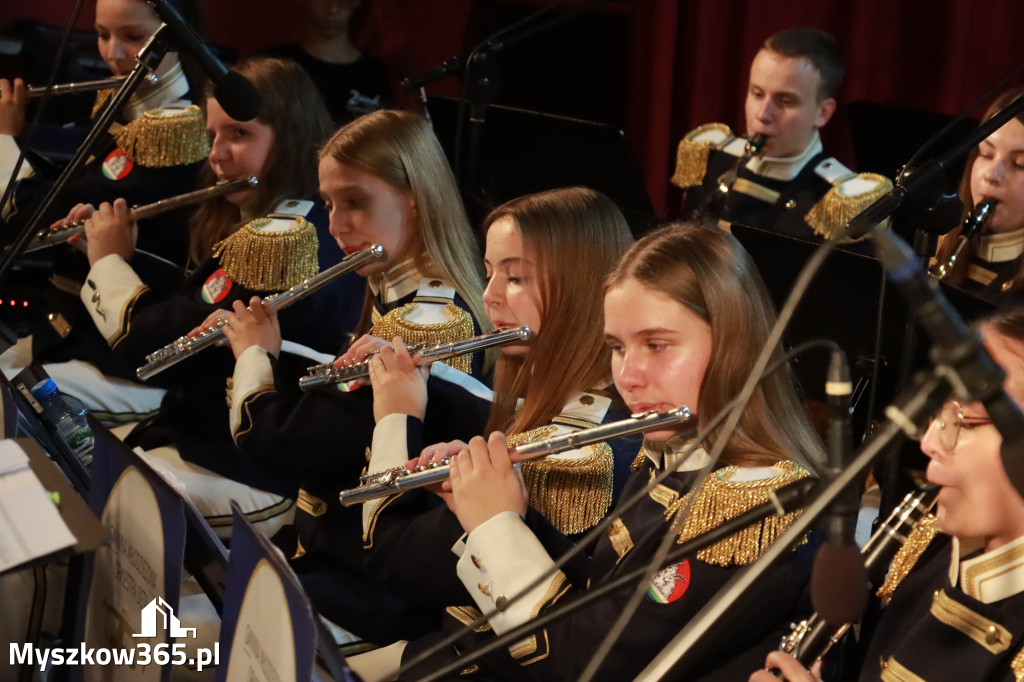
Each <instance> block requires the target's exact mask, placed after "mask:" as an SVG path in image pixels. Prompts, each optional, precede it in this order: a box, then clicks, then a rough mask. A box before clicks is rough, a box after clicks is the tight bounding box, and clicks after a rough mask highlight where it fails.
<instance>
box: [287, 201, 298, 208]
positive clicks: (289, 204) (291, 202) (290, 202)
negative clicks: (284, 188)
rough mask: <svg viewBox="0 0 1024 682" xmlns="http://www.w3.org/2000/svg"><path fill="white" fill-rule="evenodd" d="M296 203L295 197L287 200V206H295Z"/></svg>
mask: <svg viewBox="0 0 1024 682" xmlns="http://www.w3.org/2000/svg"><path fill="white" fill-rule="evenodd" d="M298 205H299V202H298V201H296V200H295V199H291V200H290V201H289V202H288V208H295V207H296V206H298Z"/></svg>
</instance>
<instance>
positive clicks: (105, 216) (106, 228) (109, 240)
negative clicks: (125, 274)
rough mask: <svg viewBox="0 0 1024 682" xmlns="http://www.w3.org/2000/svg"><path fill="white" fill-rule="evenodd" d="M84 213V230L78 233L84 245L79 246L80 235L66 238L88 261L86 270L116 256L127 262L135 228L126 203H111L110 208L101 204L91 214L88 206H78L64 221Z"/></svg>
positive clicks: (133, 246)
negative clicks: (82, 236) (83, 240)
mask: <svg viewBox="0 0 1024 682" xmlns="http://www.w3.org/2000/svg"><path fill="white" fill-rule="evenodd" d="M86 212H88V214H89V215H88V216H87V217H86V218H85V219H84V220H85V230H84V232H83V233H82V234H84V235H85V244H84V245H83V243H82V238H81V235H77V236H75V237H72V238H70V239H69V240H68V242H69V243H70V244H71V245H72V246H74V247H75V248H77V249H79V250H80V251H84V252H85V255H86V256H88V257H89V267H92V266H93V265H95V264H96V263H97V261H99V260H101V259H103V258H105V257H107V256H109V255H111V254H117V255H119V256H121V257H122V258H124V259H125V260H126V261H127V260H131V258H132V256H133V255H134V254H135V242H136V240H137V239H138V237H139V226H138V225H137V224H136V223H135V221H134V220H132V217H131V213H130V212H129V211H128V204H127V202H125V200H124V199H115V200H114V203H113V204H108V203H106V202H103V203H102V204H100V207H99V208H97V209H96V210H95V211H93V210H92V206H91V205H89V204H78V206H75V208H73V209H72V210H71V213H70V214H68V218H69V219H70V218H72V216H76V215H82V214H84V213H86ZM75 222H77V220H75Z"/></svg>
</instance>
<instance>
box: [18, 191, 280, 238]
mask: <svg viewBox="0 0 1024 682" xmlns="http://www.w3.org/2000/svg"><path fill="white" fill-rule="evenodd" d="M259 182H260V181H259V180H258V179H257V178H256V176H255V175H250V176H249V177H247V178H237V179H235V180H228V181H227V182H221V183H218V184H216V185H212V186H210V187H204V188H203V189H197V190H195V191H194V192H187V193H185V194H179V195H178V196H176V197H168V198H167V199H161V200H160V201H154V202H153V203H152V204H146V205H145V206H139V207H138V208H133V209H132V210H131V211H129V213H128V217H129V219H130V220H132V221H138V220H145V219H146V218H152V217H154V216H158V215H160V214H161V213H166V212H168V211H173V210H174V209H177V208H182V207H184V206H191V205H192V204H198V203H199V202H200V201H204V200H206V199H212V198H213V197H219V196H222V195H224V194H231V193H232V192H237V191H239V190H243V189H248V188H249V187H255V186H256V185H258V184H259ZM83 230H85V221H84V220H80V221H78V222H77V223H72V224H70V225H65V226H64V227H57V228H49V227H48V228H45V229H42V230H39V231H38V232H36V236H35V237H33V238H32V239H31V241H29V243H28V246H26V247H25V251H24V253H29V252H30V251H38V250H40V249H45V248H48V247H51V246H57V245H58V244H63V243H65V242H66V241H67V240H69V239H71V238H72V237H74V236H75V235H76V234H79V233H81V232H82V231H83Z"/></svg>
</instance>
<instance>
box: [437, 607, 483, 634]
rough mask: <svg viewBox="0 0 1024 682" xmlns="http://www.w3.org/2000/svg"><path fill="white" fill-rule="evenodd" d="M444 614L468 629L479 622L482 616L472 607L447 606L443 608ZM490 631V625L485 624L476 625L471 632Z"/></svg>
mask: <svg viewBox="0 0 1024 682" xmlns="http://www.w3.org/2000/svg"><path fill="white" fill-rule="evenodd" d="M445 612H446V613H447V614H448V615H449V616H451V617H452V618H454V619H455V620H457V621H459V622H460V623H462V625H463V626H465V627H469V626H470V625H472V624H473V623H475V622H476V621H478V620H480V616H482V615H483V614H482V613H480V610H479V609H477V608H476V607H473V606H449V607H447V608H445ZM490 629H491V624H490V623H487V622H485V623H484V624H483V625H477V626H476V627H475V628H473V632H487V631H488V630H490Z"/></svg>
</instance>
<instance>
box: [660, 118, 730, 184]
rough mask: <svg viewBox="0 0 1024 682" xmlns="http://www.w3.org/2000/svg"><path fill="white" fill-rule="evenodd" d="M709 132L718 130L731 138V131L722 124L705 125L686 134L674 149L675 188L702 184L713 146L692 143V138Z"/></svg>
mask: <svg viewBox="0 0 1024 682" xmlns="http://www.w3.org/2000/svg"><path fill="white" fill-rule="evenodd" d="M709 130H720V131H721V132H723V133H725V135H726V138H732V136H733V135H732V130H730V129H729V126H727V125H725V124H724V123H705V124H704V125H702V126H700V127H698V128H696V129H694V130H691V131H690V132H689V133H687V134H686V137H684V138H683V139H682V140H680V141H679V147H678V148H677V149H676V172H675V174H674V175H673V176H672V184H673V185H675V186H676V187H696V186H697V185H699V184H701V183H702V182H704V174H705V173H706V172H707V169H708V156H709V154H710V153H711V147H712V146H714V145H712V143H711V142H709V141H707V140H700V141H694V138H696V137H698V136H700V135H701V134H703V133H706V132H708V131H709Z"/></svg>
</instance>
